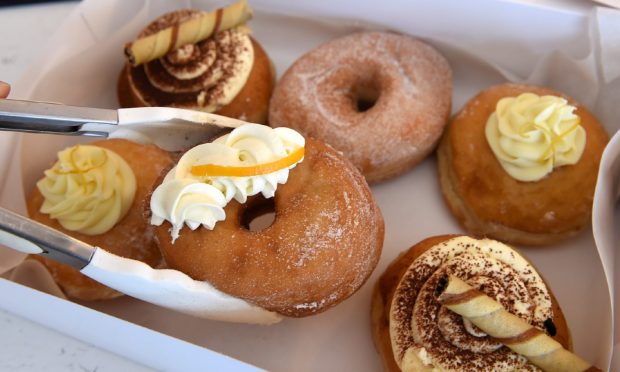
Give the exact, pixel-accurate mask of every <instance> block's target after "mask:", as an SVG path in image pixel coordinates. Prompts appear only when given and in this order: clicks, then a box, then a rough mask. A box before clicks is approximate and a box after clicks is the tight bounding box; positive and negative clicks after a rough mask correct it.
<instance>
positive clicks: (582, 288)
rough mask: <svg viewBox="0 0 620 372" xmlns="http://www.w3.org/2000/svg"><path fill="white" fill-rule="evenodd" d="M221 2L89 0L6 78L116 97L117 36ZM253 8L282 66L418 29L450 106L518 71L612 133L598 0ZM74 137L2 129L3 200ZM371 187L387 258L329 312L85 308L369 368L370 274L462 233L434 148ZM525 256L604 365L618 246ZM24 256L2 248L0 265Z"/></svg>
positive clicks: (582, 346)
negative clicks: (594, 4) (243, 318)
mask: <svg viewBox="0 0 620 372" xmlns="http://www.w3.org/2000/svg"><path fill="white" fill-rule="evenodd" d="M222 4H224V3H223V2H212V1H199V0H196V1H170V0H152V1H148V0H134V1H122V0H107V1H104V0H85V1H83V2H82V3H81V4H80V5H79V6H78V7H77V9H76V11H75V12H74V13H73V14H72V15H71V16H70V17H69V18H68V19H67V20H66V22H65V23H64V24H63V25H62V26H61V27H60V30H59V31H58V33H57V34H56V35H54V36H53V37H52V38H51V40H50V42H49V44H48V48H47V49H44V50H42V58H41V63H39V64H35V65H33V66H32V67H31V68H30V69H29V70H28V71H27V73H26V74H25V76H24V77H23V79H22V80H21V81H20V82H19V83H18V84H17V85H16V86H15V87H14V90H13V97H14V98H27V99H35V100H43V101H54V102H62V103H66V104H74V105H83V106H94V107H104V108H114V107H117V103H116V89H115V87H116V79H117V76H118V73H119V72H120V69H121V66H122V64H123V63H124V60H123V55H122V46H123V45H124V43H125V42H127V41H130V40H132V39H133V38H134V36H135V35H136V34H137V33H138V32H139V31H140V30H141V29H142V28H143V27H144V26H145V25H146V24H148V23H149V22H150V21H151V20H152V19H154V18H155V17H157V16H158V15H160V14H162V13H164V12H166V11H169V10H173V9H177V8H182V7H196V8H203V9H212V8H213V7H215V6H218V5H222ZM252 5H253V7H254V9H255V10H256V15H255V17H254V20H252V21H251V23H250V26H251V27H252V29H253V30H254V35H255V37H256V39H257V40H259V41H260V42H261V43H262V44H263V46H264V48H265V49H266V50H267V52H268V54H269V55H270V56H271V58H272V59H273V60H274V62H275V65H276V68H277V71H278V73H279V74H280V75H281V74H282V73H283V72H284V71H285V69H286V68H287V67H288V66H289V65H290V64H291V63H292V62H293V61H294V60H295V59H297V58H298V57H299V56H301V55H302V54H303V53H304V52H306V51H308V50H309V49H311V48H313V47H314V46H316V45H318V44H320V43H321V42H324V41H327V40H330V39H333V38H335V37H338V36H341V35H345V34H348V33H350V32H353V31H357V30H361V29H369V28H370V29H390V30H394V31H399V32H405V33H409V34H412V35H416V36H419V37H421V38H424V39H426V40H428V41H429V42H430V43H432V44H433V45H435V46H436V47H437V48H439V49H440V51H441V52H442V53H443V54H444V55H445V56H446V57H447V58H448V60H449V61H450V64H451V66H452V68H453V70H454V79H455V81H454V86H455V90H454V97H453V107H454V110H455V111H456V110H458V109H459V108H460V107H461V106H462V105H463V103H464V102H465V101H466V100H467V99H469V98H470V97H471V96H473V95H474V94H475V93H477V92H478V91H480V90H481V89H484V88H485V87H487V86H489V85H491V84H495V83H499V82H502V81H505V80H512V81H525V82H529V83H534V84H539V85H545V86H548V87H551V88H554V89H557V90H560V91H563V92H565V93H567V94H569V95H571V96H573V97H574V98H576V99H577V100H579V101H581V102H582V103H584V104H585V105H587V106H588V107H590V108H591V109H592V111H593V112H594V113H595V114H596V115H597V116H598V117H599V119H600V120H601V121H602V122H603V123H604V124H605V126H606V128H607V129H608V131H609V132H610V134H613V133H614V132H616V131H617V130H618V129H619V128H620V122H619V121H618V118H620V105H618V97H620V65H619V64H618V63H617V62H616V61H618V60H619V58H620V31H619V30H618V28H619V27H620V26H619V25H620V15H619V13H618V12H617V11H614V10H610V9H602V8H600V9H593V10H592V12H591V14H586V15H584V14H581V13H578V12H573V11H568V10H562V9H553V8H547V7H544V6H533V5H522V4H518V3H514V2H509V1H491V0H475V1H467V2H454V1H448V0H437V1H433V2H425V1H423V0H418V1H404V0H403V1H398V0H387V1H386V0H384V1H382V2H381V5H380V6H379V5H377V3H375V2H370V1H368V2H359V1H354V0H343V1H340V2H337V3H335V2H328V1H319V2H317V1H310V0H302V1H296V2H284V1H276V0H265V1H253V2H252ZM20 141H21V142H20ZM73 141H74V139H68V138H66V137H53V136H43V135H27V136H17V135H12V134H6V133H3V135H2V136H1V137H0V156H2V159H6V161H3V162H0V172H1V173H0V174H2V175H3V180H4V181H3V183H2V184H1V185H2V190H0V191H1V193H0V204H2V205H3V206H5V207H9V208H11V209H13V210H17V211H21V212H24V203H23V201H24V195H27V193H28V192H29V190H31V189H32V187H33V185H34V182H35V181H36V180H37V179H38V178H39V177H40V175H41V172H42V170H43V169H45V168H46V167H47V166H49V164H50V163H51V162H52V161H53V159H54V156H55V153H56V152H57V151H58V150H59V149H61V148H62V147H64V146H66V145H67V144H69V143H72V142H73ZM34 149H36V151H35V150H34ZM373 193H374V195H375V197H376V198H377V200H378V202H379V204H380V207H381V209H382V212H383V214H384V217H385V221H386V240H385V245H384V252H383V255H382V258H381V261H380V263H379V265H378V267H377V270H376V271H375V273H374V274H373V275H372V277H371V278H370V280H369V282H368V283H367V284H366V285H365V286H364V287H363V288H362V289H361V290H360V291H359V292H358V293H356V294H355V295H354V296H353V297H351V298H350V299H349V300H347V301H345V302H343V303H342V304H340V305H339V306H337V307H336V308H335V309H333V310H331V311H328V312H326V313H323V314H320V315H317V316H313V317H310V318H305V319H297V320H296V319H290V320H285V321H284V322H282V323H281V324H278V325H275V326H271V327H260V326H247V325H236V324H227V323H217V322H212V321H203V320H197V319H195V318H191V317H188V316H185V315H181V314H177V313H174V312H171V311H169V310H164V309H161V308H158V307H155V306H152V305H150V304H146V303H142V302H140V301H137V300H134V299H131V298H122V299H119V300H114V301H109V302H102V303H88V304H87V306H90V307H93V308H95V309H98V310H101V311H104V312H107V313H109V314H112V315H115V316H118V317H120V318H123V319H126V320H129V321H131V322H134V323H137V324H140V325H144V326H147V327H149V328H152V329H155V330H158V331H161V332H164V333H167V334H170V335H173V336H176V337H179V338H182V339H184V340H187V341H190V342H193V343H195V344H198V345H201V346H205V347H208V348H211V349H214V350H216V351H220V352H223V353H225V354H227V355H230V356H233V357H235V358H239V359H242V360H244V361H247V362H250V363H253V364H256V365H258V366H260V367H263V368H267V369H270V370H291V369H294V370H299V371H303V370H334V371H335V370H359V371H362V370H377V369H379V368H380V367H379V365H380V363H379V360H378V357H377V355H376V353H375V351H374V348H373V346H372V340H371V336H370V324H369V322H370V319H369V311H370V310H369V304H370V294H371V291H372V286H373V285H374V282H375V281H376V279H377V277H378V275H380V273H381V272H382V271H383V270H384V269H385V267H386V266H387V265H388V263H389V262H390V261H391V260H392V259H393V258H394V257H396V256H397V255H398V253H399V252H401V251H403V250H405V249H407V248H408V247H410V246H411V245H412V244H414V243H416V242H418V241H419V240H421V239H423V238H426V237H428V236H431V235H435V234H444V233H453V232H461V231H462V230H461V228H460V227H459V226H458V225H457V224H456V223H455V221H454V220H453V218H452V216H451V215H450V214H449V212H448V211H447V208H446V207H445V205H444V203H443V201H442V199H441V195H440V193H439V191H438V185H437V181H436V171H435V161H434V158H432V157H431V158H429V159H428V160H427V161H425V162H423V163H422V164H421V165H420V166H418V167H416V168H415V169H414V170H412V171H411V172H409V173H407V174H405V175H403V176H401V177H399V178H397V179H394V180H391V181H389V182H386V183H382V184H380V185H377V186H374V187H373ZM523 252H524V253H525V254H526V255H527V256H528V258H530V259H531V260H532V261H533V262H534V264H535V265H536V266H537V267H538V268H539V270H540V272H541V273H542V275H543V276H545V278H546V279H547V281H548V282H549V283H550V286H551V288H552V289H553V291H554V293H555V294H556V296H557V297H558V299H559V301H560V304H561V305H562V308H563V310H564V313H565V314H566V316H567V319H568V322H569V326H570V328H571V330H572V334H573V341H574V345H575V349H576V351H577V352H578V353H579V354H580V355H582V356H583V357H585V358H586V359H588V360H590V361H592V362H594V363H596V364H597V365H598V366H599V367H602V368H606V367H607V366H608V365H609V361H610V358H611V345H612V337H613V336H612V332H611V329H612V326H613V324H612V323H613V318H612V305H611V304H612V301H611V298H612V295H613V293H614V287H613V280H612V279H613V277H614V271H613V262H614V251H613V247H609V246H606V247H599V249H597V247H596V246H595V244H594V239H593V236H592V231H591V230H587V231H585V232H584V233H582V234H581V235H579V236H578V237H576V238H574V239H571V240H570V241H567V242H564V243H562V244H559V245H558V246H556V247H550V248H548V249H523ZM22 258H23V257H22V256H20V255H17V254H14V253H13V252H10V251H7V250H0V272H4V271H7V270H8V269H10V268H12V267H14V266H16V265H17V264H18V263H19V262H20V261H21V260H22ZM29 270H30V269H29ZM24 272H28V271H26V270H20V271H18V275H16V278H17V279H18V278H19V277H20V276H21V277H22V278H24V275H23V273H24ZM25 277H26V278H29V276H28V275H26V276H25ZM18 280H20V281H22V280H23V279H18ZM48 284H49V283H48ZM31 285H33V284H32V283H31ZM48 290H51V289H49V287H48Z"/></svg>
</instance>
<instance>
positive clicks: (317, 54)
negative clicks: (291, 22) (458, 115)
mask: <svg viewBox="0 0 620 372" xmlns="http://www.w3.org/2000/svg"><path fill="white" fill-rule="evenodd" d="M451 98H452V72H451V70H450V66H449V65H448V62H447V61H446V59H445V58H444V57H443V56H441V55H440V54H439V53H438V52H437V51H436V50H435V49H434V48H432V47H431V46H429V45H427V44H425V43H423V42H421V41H419V40H416V39H414V38H412V37H409V36H406V35H399V34H394V33H386V32H361V33H356V34H352V35H348V36H345V37H343V38H340V39H336V40H333V41H330V42H328V43H326V44H323V45H321V46H319V47H318V48H316V49H314V50H312V51H310V52H309V53H307V54H305V55H304V56H302V57H301V58H300V59H299V60H297V61H296V62H295V63H294V64H293V65H292V66H291V67H290V68H289V69H288V70H287V71H286V73H285V74H284V76H283V77H282V79H281V80H280V82H279V83H278V84H277V85H276V88H275V90H274V94H273V97H272V99H271V104H270V112H269V124H270V125H271V126H274V127H277V126H287V127H291V128H293V129H296V130H299V131H300V132H302V133H303V134H305V135H308V136H310V137H314V138H317V139H320V140H322V141H323V142H326V143H328V144H330V145H332V146H333V147H334V148H336V149H337V150H340V151H342V152H343V153H344V155H345V156H346V157H348V158H349V160H351V161H352V162H353V164H355V166H357V167H358V168H359V169H360V170H361V171H362V173H363V174H364V176H365V177H366V180H367V181H368V182H376V181H381V180H385V179H387V178H390V177H394V176H396V175H398V174H401V173H403V172H404V171H406V170H407V169H409V168H411V167H413V166H414V165H415V164H417V163H419V162H420V161H421V160H422V159H423V158H424V157H426V155H428V154H429V153H430V152H431V151H432V150H433V149H434V147H435V145H436V143H437V141H438V140H439V137H440V136H441V133H442V131H443V128H444V127H445V125H446V122H447V120H448V117H449V115H450V105H451Z"/></svg>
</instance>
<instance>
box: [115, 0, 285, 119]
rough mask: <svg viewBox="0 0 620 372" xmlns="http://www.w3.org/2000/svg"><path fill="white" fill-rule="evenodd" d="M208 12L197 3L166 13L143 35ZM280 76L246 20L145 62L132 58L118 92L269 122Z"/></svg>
mask: <svg viewBox="0 0 620 372" xmlns="http://www.w3.org/2000/svg"><path fill="white" fill-rule="evenodd" d="M202 14H204V12H202V11H199V10H195V9H183V10H177V11H174V12H171V13H167V14H164V15H162V16H161V17H159V18H157V19H156V20H154V21H153V22H152V23H151V24H149V25H148V26H147V27H146V28H145V29H144V30H142V32H141V33H140V34H139V35H138V37H139V38H142V37H145V36H149V35H153V34H155V33H157V32H158V31H160V30H163V29H165V28H167V27H170V26H173V25H178V24H179V23H180V22H183V21H187V20H191V19H192V18H196V17H198V16H200V15H202ZM178 37H179V38H181V37H182V36H180V35H179V36H178ZM274 80H275V72H274V69H273V65H272V63H271V61H270V59H269V57H268V56H267V54H266V53H265V51H264V50H263V48H262V47H261V46H260V44H259V43H258V42H257V41H256V40H255V39H254V38H252V37H251V36H249V30H248V29H247V28H245V27H243V26H240V27H236V28H231V29H228V30H223V31H219V32H217V33H216V34H214V35H213V36H211V37H209V38H207V39H205V40H202V41H199V42H197V43H195V44H189V45H185V46H182V47H180V48H177V49H174V50H172V51H170V52H168V53H167V54H166V55H165V56H164V57H161V58H159V59H155V60H153V61H150V62H148V63H145V64H141V65H138V66H132V65H131V64H130V63H129V62H127V63H126V64H125V65H124V67H123V69H122V71H121V73H120V76H119V79H118V84H117V95H118V99H119V104H120V106H121V107H144V106H171V107H180V108H186V109H192V110H199V111H207V112H213V113H216V114H219V115H224V116H228V117H234V118H238V119H241V120H245V121H250V122H254V123H266V121H267V113H268V105H269V98H270V96H271V92H272V90H273V86H274Z"/></svg>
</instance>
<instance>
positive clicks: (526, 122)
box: [485, 93, 586, 182]
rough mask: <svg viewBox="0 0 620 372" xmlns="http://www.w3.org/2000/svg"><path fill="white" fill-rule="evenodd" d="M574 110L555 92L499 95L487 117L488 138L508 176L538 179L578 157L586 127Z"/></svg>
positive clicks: (583, 141) (528, 179)
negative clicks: (493, 109) (548, 94)
mask: <svg viewBox="0 0 620 372" xmlns="http://www.w3.org/2000/svg"><path fill="white" fill-rule="evenodd" d="M574 110H575V107H574V106H571V105H569V104H568V102H567V101H566V100H565V99H564V98H561V97H556V96H538V95H536V94H533V93H523V94H521V95H519V96H518V97H506V98H502V99H501V100H500V101H499V102H498V103H497V106H496V109H495V112H494V113H493V114H491V116H490V117H489V119H488V121H487V124H486V128H485V134H486V138H487V141H488V143H489V145H490V146H491V150H493V153H494V154H495V156H496V157H497V159H498V160H499V162H500V164H501V165H502V167H503V168H504V170H505V171H506V172H508V174H509V175H510V176H512V177H513V178H515V179H517V180H519V181H526V182H527V181H538V180H540V179H542V178H543V177H545V176H546V175H547V174H549V173H551V172H552V171H553V169H554V168H557V167H560V166H562V165H569V164H575V163H577V162H578V161H579V159H580V158H581V155H582V154H583V150H584V148H585V144H586V131H585V129H584V128H583V127H582V126H581V125H580V120H581V119H580V117H579V116H578V115H576V114H574V113H573V111H574Z"/></svg>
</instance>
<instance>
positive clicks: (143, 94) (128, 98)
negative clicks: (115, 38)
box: [117, 9, 275, 124]
mask: <svg viewBox="0 0 620 372" xmlns="http://www.w3.org/2000/svg"><path fill="white" fill-rule="evenodd" d="M197 12H198V11H197V10H189V9H186V10H179V11H176V12H172V13H168V14H165V15H163V16H161V17H159V18H158V19H156V20H155V21H153V22H152V23H151V24H150V25H148V26H147V27H146V28H145V30H144V31H143V32H142V33H141V35H143V36H144V35H148V34H150V33H153V32H156V31H159V30H160V29H163V28H165V27H168V26H169V25H170V24H172V22H174V21H175V19H177V18H180V19H185V18H186V17H189V16H191V15H192V14H196V13H197ZM223 32H229V33H231V32H236V31H235V30H229V31H223ZM216 37H218V35H215V36H214V37H212V38H216ZM208 42H211V43H212V44H214V45H215V44H216V43H213V42H212V41H211V39H207V40H205V41H202V42H199V43H198V44H201V43H208ZM251 42H252V47H253V49H254V63H253V65H252V69H251V71H250V75H249V77H248V79H247V81H246V83H245V85H244V86H243V88H241V90H240V91H239V93H238V94H237V95H236V96H235V97H234V99H233V100H232V101H231V102H230V103H228V104H227V105H225V106H223V107H219V108H218V109H217V110H216V111H214V113H215V114H219V115H224V116H228V117H234V118H238V119H241V120H245V121H248V122H252V123H262V124H264V123H266V122H267V114H268V109H269V99H270V97H271V92H272V90H273V87H274V83H275V71H274V69H273V65H272V63H271V61H270V59H269V57H268V56H267V54H266V53H265V51H264V50H263V48H262V47H261V46H260V44H259V43H258V42H257V41H256V40H255V39H253V38H251ZM198 44H197V45H198ZM204 48H206V46H205V47H204ZM227 51H228V52H230V53H234V51H229V50H228V49H227ZM173 52H174V51H173ZM171 53H172V52H171ZM164 58H165V57H164ZM195 63H196V61H190V62H188V64H187V68H189V69H192V68H194V64H195ZM147 65H149V66H154V67H153V68H154V71H157V73H158V74H161V75H160V78H161V79H163V80H165V81H166V83H167V84H178V85H180V86H181V85H185V84H187V83H188V82H193V81H195V80H196V78H194V79H190V80H187V81H180V80H177V82H175V80H176V77H174V76H172V75H170V74H167V73H165V69H163V68H161V63H160V62H159V61H158V60H155V61H152V62H149V63H148V64H147ZM205 74H213V71H212V69H209V70H207V71H206V72H205ZM201 90H202V88H201V89H199V90H193V91H189V92H171V93H167V92H164V91H162V90H160V89H159V88H157V87H156V86H154V85H153V83H152V82H151V81H150V80H149V78H148V77H147V74H146V73H145V66H144V65H140V66H137V67H132V66H131V65H130V64H129V63H126V64H125V66H123V69H122V70H121V73H120V76H119V78H118V84H117V94H118V100H119V104H120V105H121V107H142V106H173V107H182V108H188V109H193V110H204V109H205V108H204V107H202V106H201V105H199V104H198V103H197V100H198V95H199V94H200V91H201ZM208 91H209V92H210V91H213V89H210V90H208ZM208 94H210V93H208ZM208 94H207V96H208Z"/></svg>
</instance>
